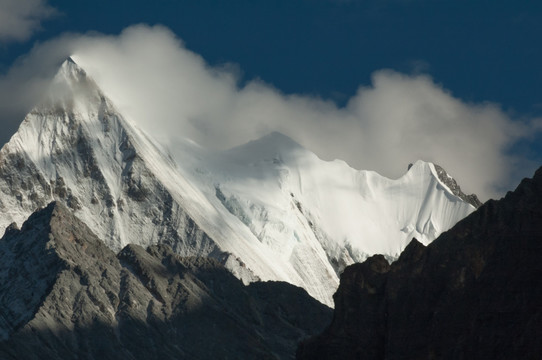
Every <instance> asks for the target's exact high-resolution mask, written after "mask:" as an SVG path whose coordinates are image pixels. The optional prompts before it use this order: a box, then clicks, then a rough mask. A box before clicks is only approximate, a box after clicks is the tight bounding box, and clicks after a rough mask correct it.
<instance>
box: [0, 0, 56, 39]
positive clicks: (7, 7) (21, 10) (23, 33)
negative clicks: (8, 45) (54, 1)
mask: <svg viewBox="0 0 542 360" xmlns="http://www.w3.org/2000/svg"><path fill="white" fill-rule="evenodd" d="M54 13H55V10H54V9H53V8H52V7H50V6H49V5H47V1H46V0H0V41H2V42H6V41H24V40H27V39H28V38H30V36H31V35H32V34H33V33H34V32H35V31H36V30H39V29H40V24H41V20H43V19H46V18H48V17H50V16H52V15H53V14H54Z"/></svg>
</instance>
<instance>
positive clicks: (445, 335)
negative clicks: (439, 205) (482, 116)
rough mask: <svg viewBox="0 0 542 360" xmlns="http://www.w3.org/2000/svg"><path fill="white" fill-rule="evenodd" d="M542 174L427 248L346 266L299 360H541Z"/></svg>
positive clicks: (415, 244) (414, 246)
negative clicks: (325, 323)
mask: <svg viewBox="0 0 542 360" xmlns="http://www.w3.org/2000/svg"><path fill="white" fill-rule="evenodd" d="M541 258H542V168H541V169H539V170H538V171H537V172H536V173H535V175H534V177H533V179H525V180H523V181H522V182H521V184H520V185H519V186H518V188H517V189H516V190H515V191H514V192H509V193H508V194H507V195H506V196H505V197H504V198H503V199H501V200H499V201H493V200H490V201H488V202H487V203H486V204H484V205H483V206H481V207H480V208H479V209H478V210H477V211H476V212H474V213H473V214H471V215H470V216H468V217H467V218H465V219H464V220H462V221H460V222H459V223H458V224H457V225H456V226H454V227H453V228H452V229H451V230H449V231H447V232H445V233H443V234H442V235H441V236H440V237H439V238H438V239H436V240H435V241H434V242H433V243H431V244H430V245H428V246H427V247H425V246H423V245H422V244H420V243H419V242H417V241H412V243H411V244H410V245H409V246H408V247H407V248H406V249H405V251H404V252H403V253H402V255H401V256H400V258H399V259H398V260H397V261H396V262H394V263H393V264H391V266H390V265H388V263H387V262H386V261H385V259H384V258H383V257H382V256H378V255H377V256H373V257H371V258H370V259H368V260H367V261H366V262H364V263H362V264H356V265H352V266H350V267H348V268H347V269H346V270H345V271H344V273H343V274H342V276H341V284H340V287H339V289H338V291H337V293H336V294H335V296H334V300H335V306H336V308H335V313H334V318H333V321H332V323H331V325H330V326H329V327H328V328H327V329H326V330H325V331H324V333H323V334H321V335H319V336H317V337H315V338H312V339H309V340H306V341H304V342H303V343H301V344H300V346H299V348H298V352H297V358H298V359H489V358H491V359H534V358H540V355H541V354H542V343H541V342H540V339H542V305H541V304H542V283H541V280H540V279H542V262H541V261H540V259H541Z"/></svg>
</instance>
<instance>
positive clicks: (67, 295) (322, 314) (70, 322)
mask: <svg viewBox="0 0 542 360" xmlns="http://www.w3.org/2000/svg"><path fill="white" fill-rule="evenodd" d="M0 258H1V259H2V262H1V263H0V358H1V359H158V358H160V359H170V358H176V359H177V358H186V359H212V358H221V359H222V358H223V359H225V358H231V359H234V358H235V359H237V358H242V359H288V358H293V357H294V353H295V347H296V344H297V342H298V341H299V340H300V339H302V338H305V337H307V336H309V335H314V334H316V333H317V332H319V331H321V330H322V329H323V328H324V326H325V324H326V323H328V322H329V321H330V319H331V309H329V308H327V307H325V306H324V305H322V304H320V303H319V302H317V301H316V300H314V299H312V298H311V297H310V296H309V295H308V294H307V293H306V292H305V291H304V290H302V289H300V288H297V287H295V286H292V285H289V284H286V283H279V282H266V283H254V284H251V285H250V286H244V285H243V284H242V282H241V281H240V280H238V279H236V278H235V277H234V276H233V275H231V274H230V273H229V272H228V271H227V270H226V269H225V268H224V267H223V266H221V265H220V264H219V263H218V262H217V261H216V260H213V259H208V258H200V257H184V258H183V257H179V256H178V255H176V254H174V253H173V251H172V250H171V248H170V247H168V246H165V245H160V246H153V247H150V248H149V249H147V250H145V249H143V248H142V247H140V246H137V245H129V246H127V247H125V248H124V249H123V250H122V251H121V252H120V253H119V254H118V255H116V254H115V253H114V252H113V251H111V250H110V249H109V248H107V247H106V246H105V245H104V244H103V242H102V241H100V240H99V239H98V238H97V237H96V236H95V235H93V234H92V232H91V231H90V230H89V228H88V227H87V226H86V225H84V224H82V223H81V222H80V221H79V220H78V219H77V218H75V217H74V216H73V215H72V213H71V212H70V211H69V210H68V209H67V208H66V207H65V206H63V205H61V204H59V203H52V204H50V205H48V206H47V207H46V208H45V209H43V210H40V211H38V212H36V213H34V214H33V215H32V216H31V217H30V218H29V219H28V220H27V221H26V222H25V223H24V225H23V226H22V228H21V230H18V229H16V228H15V227H10V228H8V230H7V231H6V233H5V235H4V237H3V238H2V240H0Z"/></svg>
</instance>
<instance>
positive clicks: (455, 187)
mask: <svg viewBox="0 0 542 360" xmlns="http://www.w3.org/2000/svg"><path fill="white" fill-rule="evenodd" d="M433 165H434V166H435V170H436V171H437V175H438V177H439V179H440V181H442V182H443V183H444V184H445V185H446V186H447V187H448V189H450V190H451V191H452V193H453V194H454V195H455V196H457V197H459V198H461V199H462V200H463V201H465V202H468V203H469V204H471V205H472V206H474V207H475V208H479V207H480V206H482V202H481V201H480V200H479V199H478V196H476V194H470V195H467V194H465V193H464V192H463V191H461V187H460V186H459V184H458V183H457V181H455V179H454V178H453V177H451V176H450V175H449V174H448V173H447V172H446V170H444V169H443V168H442V167H441V166H439V165H437V164H433Z"/></svg>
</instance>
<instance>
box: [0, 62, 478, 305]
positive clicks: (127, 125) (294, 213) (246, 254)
mask: <svg viewBox="0 0 542 360" xmlns="http://www.w3.org/2000/svg"><path fill="white" fill-rule="evenodd" d="M177 150H178V149H177ZM178 152H179V151H177V153H178ZM53 200H57V201H61V202H63V203H65V204H66V205H67V206H68V207H70V208H71V209H72V210H73V211H74V214H75V215H76V216H77V217H78V218H79V219H81V220H82V221H83V222H84V223H85V224H87V225H88V226H89V227H90V228H91V229H92V230H93V231H94V232H95V233H96V235H97V236H98V237H99V238H100V239H102V240H103V241H104V242H105V243H106V245H107V246H109V247H110V248H111V249H113V250H115V251H118V250H120V249H121V248H122V247H124V246H125V245H126V244H129V243H133V244H137V245H142V246H149V245H153V244H158V243H165V244H168V245H171V246H172V248H173V250H174V251H175V252H176V253H178V254H181V255H204V256H212V257H215V258H217V259H219V260H220V261H221V262H223V263H224V264H225V265H226V267H227V268H228V269H230V271H232V273H234V275H236V276H237V277H238V278H241V279H243V280H244V281H245V282H249V281H253V280H257V279H261V280H282V281H287V282H290V283H292V284H294V285H298V286H301V287H303V288H305V289H306V290H307V291H308V292H309V294H311V295H312V296H314V297H315V298H317V299H318V300H320V301H322V302H324V303H326V304H332V294H333V293H334V291H335V289H336V287H337V285H338V273H339V272H340V271H341V270H342V269H343V268H344V266H346V265H349V264H351V263H352V262H358V261H363V260H365V258H366V257H367V256H369V255H372V254H374V253H382V254H384V255H386V256H387V257H388V258H389V259H393V258H396V257H397V256H398V255H399V254H400V252H401V251H402V249H404V248H405V246H406V245H407V244H408V242H409V241H410V240H411V239H412V238H413V237H416V238H417V239H418V240H419V241H421V242H422V243H425V244H427V243H429V242H431V241H432V240H434V239H435V238H436V237H437V236H438V235H439V234H440V233H441V232H443V231H445V230H447V229H449V228H450V227H451V226H453V225H454V224H455V223H456V222H457V221H458V220H460V219H462V218H463V217H465V216H466V215H468V214H469V213H471V212H472V211H474V209H475V208H474V206H473V205H471V204H469V203H467V202H466V201H465V200H463V199H462V198H460V197H459V196H456V195H454V192H453V191H452V190H451V189H450V188H449V187H448V185H446V184H445V183H444V182H443V181H442V180H441V179H440V178H439V175H438V174H437V170H436V168H435V166H434V165H433V164H431V163H427V162H422V161H418V162H416V163H415V164H414V165H413V166H412V167H411V168H410V169H409V171H408V172H407V173H406V174H405V175H403V176H402V177H401V178H399V179H397V180H391V179H387V178H385V177H382V176H380V175H379V174H377V173H375V172H372V171H358V170H355V169H352V168H350V167H349V166H348V165H347V164H346V163H345V162H343V161H339V160H336V161H331V162H327V161H323V160H321V159H319V158H318V157H317V156H316V155H315V154H313V153H312V152H310V151H309V150H306V149H304V148H303V147H302V146H300V145H299V144H297V143H296V142H295V141H293V140H292V139H290V138H288V137H287V136H285V135H282V134H280V133H272V134H270V135H268V136H265V137H263V138H261V139H258V140H254V141H251V142H249V143H247V144H245V145H241V146H239V147H236V148H234V149H231V150H228V151H225V152H221V153H212V152H209V151H207V150H205V149H203V148H201V147H198V146H193V144H192V143H190V142H189V141H188V140H187V141H186V144H185V146H182V155H181V156H180V157H178V158H177V161H175V160H173V159H172V158H171V157H170V156H169V155H168V154H167V153H166V152H165V151H164V150H163V149H162V147H161V146H160V145H159V144H157V143H156V142H155V141H154V140H151V139H150V138H149V137H148V136H147V135H146V134H144V133H143V132H142V131H141V130H140V129H138V127H137V125H136V124H135V123H134V122H133V121H131V120H130V119H126V118H125V117H124V116H123V115H122V114H120V113H119V111H118V110H117V109H116V108H115V106H114V105H113V104H112V102H111V101H110V100H109V99H108V98H107V97H106V95H104V94H103V92H102V91H101V90H100V89H99V87H98V86H97V85H96V83H95V82H94V81H93V80H92V79H91V78H90V77H89V76H88V75H87V74H86V72H85V71H84V70H83V69H81V68H80V67H79V66H78V65H77V64H76V63H75V62H74V61H73V60H71V59H68V60H66V61H65V62H64V63H63V64H62V66H61V69H60V70H59V72H58V74H57V75H56V76H55V78H54V80H53V84H52V87H51V91H50V92H49V94H48V96H47V97H46V99H45V100H44V101H43V102H42V103H41V104H40V105H38V106H37V107H36V108H35V109H33V110H32V111H31V112H30V113H29V114H28V115H27V116H26V118H25V119H24V121H23V122H22V124H21V126H20V128H19V130H18V131H17V133H16V134H15V135H14V136H13V137H12V139H11V140H10V142H9V143H8V144H6V145H5V146H4V147H3V148H2V150H1V151H0V210H1V211H2V213H3V216H2V217H1V218H0V231H1V229H5V228H6V227H7V226H8V225H9V224H10V223H12V222H16V223H18V224H21V223H22V222H23V221H24V219H26V218H27V217H28V215H30V214H31V213H32V212H33V211H34V210H35V209H36V208H38V207H43V206H45V205H46V204H48V203H49V202H50V201H53Z"/></svg>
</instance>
